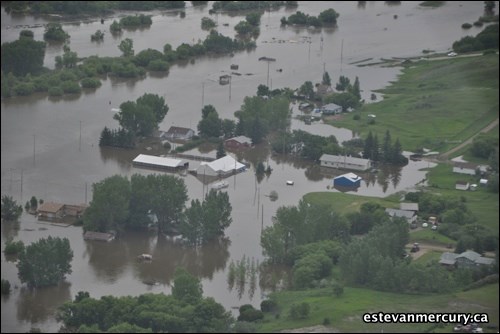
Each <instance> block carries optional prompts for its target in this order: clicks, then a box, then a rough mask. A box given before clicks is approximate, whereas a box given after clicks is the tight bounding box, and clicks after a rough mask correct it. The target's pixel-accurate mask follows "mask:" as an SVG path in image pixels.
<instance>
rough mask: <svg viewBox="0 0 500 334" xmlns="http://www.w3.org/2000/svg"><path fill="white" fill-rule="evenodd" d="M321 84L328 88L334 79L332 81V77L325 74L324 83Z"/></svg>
mask: <svg viewBox="0 0 500 334" xmlns="http://www.w3.org/2000/svg"><path fill="white" fill-rule="evenodd" d="M321 83H322V84H323V85H327V86H331V85H332V79H330V75H329V74H328V72H325V73H323V81H322V82H321Z"/></svg>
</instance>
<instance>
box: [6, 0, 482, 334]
mask: <svg viewBox="0 0 500 334" xmlns="http://www.w3.org/2000/svg"><path fill="white" fill-rule="evenodd" d="M331 6H333V7H334V8H335V10H336V11H337V12H339V13H340V17H339V20H338V28H335V29H331V28H330V29H323V30H320V29H317V30H311V29H298V28H293V27H290V28H281V27H280V25H279V20H280V18H281V17H282V16H285V15H290V14H291V13H292V11H288V10H285V9H282V10H280V11H277V12H272V13H266V14H264V16H263V17H262V23H261V34H260V36H259V38H258V40H257V48H256V49H255V50H253V51H251V52H240V53H236V54H235V55H234V56H232V57H231V56H224V57H203V58H200V59H196V61H195V62H194V63H190V64H184V65H175V66H172V68H171V69H170V71H169V73H168V75H165V76H148V77H147V78H144V79H141V80H137V81H122V80H114V79H106V80H104V81H103V85H102V87H101V88H99V89H98V90H96V91H95V92H84V93H82V94H81V95H79V96H76V97H64V98H60V99H49V98H47V97H45V96H31V97H27V98H11V99H3V100H2V102H1V103H2V106H1V130H2V133H1V138H2V139H1V178H2V182H1V192H2V195H4V194H8V195H11V196H13V197H14V199H16V200H17V201H18V202H19V203H21V204H24V203H25V202H26V201H27V200H28V199H29V198H31V196H33V195H34V196H36V197H38V198H43V199H44V200H45V201H57V202H64V203H83V202H85V201H87V202H88V201H90V200H91V184H92V183H94V182H97V181H100V180H102V179H104V178H106V177H109V176H112V175H114V174H122V175H128V176H130V175H132V174H133V173H141V174H147V173H151V171H148V170H142V169H137V168H134V167H132V166H131V160H132V159H133V158H134V157H135V156H136V155H137V154H138V153H147V152H139V151H138V150H130V151H127V150H114V149H100V148H99V147H98V145H97V142H98V138H99V135H100V132H101V130H102V128H103V127H104V126H108V127H111V128H115V127H117V123H116V121H114V120H113V118H112V117H113V112H111V111H110V109H111V108H112V107H117V106H118V105H119V104H121V103H122V102H124V101H127V100H135V99H136V98H138V97H139V96H141V95H143V94H144V93H146V92H147V93H154V94H159V95H161V96H164V97H165V99H166V101H167V103H168V105H169V107H170V111H169V113H168V115H167V116H166V117H165V120H164V121H163V122H162V124H161V125H160V128H162V129H165V130H166V129H168V128H169V127H170V126H171V125H176V126H185V127H191V128H196V125H197V123H198V121H199V120H200V118H201V112H200V110H201V107H202V105H203V104H213V105H214V106H215V107H216V109H217V111H218V112H219V114H220V116H221V117H223V118H234V116H233V113H234V111H236V110H238V109H239V107H240V106H241V104H242V102H243V98H244V97H245V96H248V95H253V94H255V92H256V90H257V86H258V85H259V84H266V83H267V82H269V84H270V86H272V88H283V87H292V88H296V87H299V86H300V85H301V84H302V83H303V82H304V81H306V80H311V81H313V82H319V81H321V78H322V73H323V70H324V69H325V70H326V71H328V72H329V74H330V77H331V78H332V81H333V82H336V81H337V79H338V77H339V75H340V74H342V75H345V76H348V77H350V78H351V80H354V77H355V76H358V77H359V79H360V83H361V89H362V90H363V92H362V95H363V97H364V98H365V99H367V100H368V99H369V96H370V94H371V91H372V90H374V89H380V88H382V87H384V86H386V85H387V84H388V83H389V82H390V81H394V80H395V79H396V77H397V75H398V73H399V69H397V68H382V67H356V66H354V65H350V63H353V62H357V61H361V60H365V59H368V58H372V59H373V60H372V61H374V62H375V61H377V60H379V59H380V58H390V57H405V56H418V55H421V54H422V53H421V52H422V50H424V49H431V50H435V51H439V52H445V51H447V50H449V49H450V47H451V44H452V43H453V41H455V40H457V39H459V38H461V37H462V36H464V35H466V34H477V33H478V32H479V31H480V30H479V29H477V28H472V29H471V30H470V31H467V32H464V31H463V30H462V29H461V28H460V26H461V24H462V23H464V22H474V21H476V20H477V18H478V17H479V16H480V15H482V11H483V4H482V3H481V2H447V3H446V5H445V6H443V7H441V8H438V9H427V8H426V9H424V8H419V7H418V3H415V2H402V3H401V4H400V5H397V6H388V5H386V4H385V3H384V2H381V1H380V2H367V3H366V6H365V7H364V8H361V7H358V3H357V2H335V3H332V2H299V7H298V8H297V9H298V10H301V11H303V12H305V13H308V14H311V15H317V14H319V12H321V11H322V10H324V9H327V8H329V7H331ZM210 7H211V5H210V4H209V5H208V6H206V7H203V8H188V9H186V17H185V18H183V19H182V18H180V16H179V15H178V14H177V13H175V12H170V13H157V14H156V15H155V16H154V17H153V25H152V26H151V28H150V29H144V30H137V31H126V32H124V33H123V35H122V36H121V37H119V38H113V37H112V36H111V35H110V34H109V33H107V34H106V37H105V41H104V43H101V44H96V43H91V42H90V35H91V34H93V33H94V32H95V31H96V30H97V29H101V30H106V31H107V30H108V28H109V24H110V23H111V22H112V20H111V19H110V18H106V21H105V24H104V25H101V23H100V22H98V21H95V22H86V23H80V24H77V23H70V24H65V25H64V29H65V30H66V31H67V32H68V33H69V34H70V35H71V44H70V46H71V48H72V50H73V51H76V52H77V53H78V55H79V56H89V55H93V54H99V55H101V56H118V55H119V50H118V48H117V45H118V44H119V42H120V40H121V39H122V38H131V39H133V40H134V49H135V50H136V52H139V51H140V50H143V49H145V48H148V47H149V48H156V49H159V50H162V48H163V45H164V44H165V43H170V44H171V45H172V46H173V47H174V48H175V47H177V46H178V45H179V44H181V43H183V42H193V41H197V40H198V39H199V38H200V39H203V38H204V37H205V36H206V34H207V32H205V31H202V30H201V29H200V27H199V26H200V21H201V18H202V17H203V16H208V8H210ZM394 15H397V18H394ZM241 19H242V18H241V17H230V16H227V15H218V17H217V21H218V23H219V28H220V29H219V31H220V32H222V33H223V34H225V35H231V36H234V30H233V28H234V25H235V24H236V23H237V22H239V21H240V20H241ZM45 22H46V21H45V19H43V18H32V17H25V16H20V17H11V16H8V15H7V14H6V13H5V12H4V11H3V9H2V23H1V24H2V30H1V40H2V43H4V42H8V41H12V40H15V39H17V37H18V35H19V32H20V30H21V29H22V28H20V27H16V26H18V25H34V24H41V23H45ZM223 23H228V24H229V26H227V27H226V26H223V25H222V24H223ZM33 30H34V32H35V38H36V39H41V38H42V33H43V28H34V29H33ZM309 41H310V42H311V43H308V42H309ZM341 49H342V52H341ZM61 53H62V47H61V46H50V47H48V49H47V52H46V58H45V65H46V66H48V67H53V64H54V56H56V55H60V54H61ZM262 56H268V57H273V58H276V60H277V61H276V62H274V63H271V64H270V65H269V76H268V67H267V66H268V65H267V63H265V62H259V61H258V58H259V57H262ZM230 64H238V65H239V66H240V68H239V70H238V72H240V73H241V74H242V75H241V76H233V80H232V84H231V85H230V86H229V85H226V86H220V85H219V84H218V83H217V82H216V81H217V78H218V77H219V76H220V75H221V74H222V73H228V72H230V70H229V66H230ZM278 69H282V71H280V72H278V71H277V70H278ZM80 128H81V132H80ZM292 128H293V129H299V128H300V129H304V130H306V131H310V132H312V133H318V134H321V135H332V134H333V135H336V136H337V137H338V139H339V141H343V140H348V139H351V138H353V137H354V136H355V134H353V133H352V132H351V131H350V130H345V129H336V128H334V127H329V126H328V125H324V124H314V123H313V124H311V125H304V124H302V123H300V122H298V121H295V120H294V121H293V122H292ZM80 133H81V135H80ZM80 138H81V140H80ZM191 153H201V154H208V155H210V154H214V152H213V151H212V152H209V149H207V148H200V149H194V150H192V151H191ZM238 158H239V159H242V160H245V161H247V162H249V163H250V164H251V165H252V166H254V165H255V164H256V163H257V162H259V161H264V163H265V164H269V165H270V166H271V168H273V172H272V174H271V175H270V176H269V177H264V178H263V179H262V180H257V179H256V178H255V175H254V173H253V167H252V168H250V169H249V170H248V171H246V172H244V173H241V174H238V175H236V176H232V177H230V178H228V179H227V181H228V182H229V187H228V188H227V189H226V190H224V191H227V192H228V194H229V196H230V199H231V204H232V207H233V213H232V218H233V223H232V225H231V226H230V227H229V228H228V229H227V231H226V236H227V240H225V241H224V242H220V243H217V244H209V245H206V246H205V247H203V248H201V249H197V250H193V249H190V248H186V247H183V246H182V245H180V244H179V243H177V242H175V241H174V240H166V239H163V238H160V239H158V238H157V237H156V236H155V235H154V234H147V233H138V234H137V233H136V234H127V235H125V236H123V237H121V238H120V239H118V240H115V241H112V242H110V243H107V244H102V243H94V242H84V241H83V238H82V231H81V228H79V227H60V226H52V225H47V224H41V223H38V222H37V221H36V220H35V218H34V217H32V216H30V215H27V214H23V216H22V217H21V222H20V224H19V226H18V227H19V229H18V230H16V229H15V226H12V225H9V224H3V223H2V229H1V233H2V238H1V242H2V243H1V244H2V249H3V248H4V247H5V241H6V240H7V238H9V237H14V239H15V240H23V241H24V243H25V244H29V243H31V242H33V241H36V240H38V239H39V238H42V237H47V236H48V235H52V236H60V237H67V238H69V240H70V243H71V247H72V249H73V252H74V259H73V262H72V267H73V272H72V274H70V275H68V277H67V279H66V282H64V283H62V284H60V285H58V286H57V287H51V288H46V289H38V290H35V291H30V290H29V289H27V288H25V287H24V286H22V285H21V283H20V281H19V280H18V278H17V269H16V267H15V262H12V261H13V259H10V258H6V257H5V256H2V278H4V279H8V280H9V281H10V282H11V284H12V285H13V286H15V288H14V289H13V292H12V293H11V295H10V296H8V297H4V296H2V321H1V330H2V332H4V331H5V332H25V331H27V330H29V329H30V328H31V327H39V328H41V329H42V330H43V331H52V332H53V331H56V330H57V329H58V327H59V324H58V323H57V322H56V321H55V319H54V310H55V309H56V308H57V307H58V306H59V305H61V304H62V303H63V302H64V301H67V300H70V299H72V298H73V297H74V296H75V295H76V293H77V292H78V291H82V290H84V291H89V292H90V294H91V296H93V297H97V298H98V297H100V296H103V295H108V294H113V295H140V294H142V293H146V292H155V293H159V292H164V293H169V292H170V285H171V280H172V275H173V272H174V271H175V268H176V267H178V266H184V267H186V268H187V269H188V270H189V271H190V272H192V273H194V274H196V275H198V277H200V278H201V279H202V282H203V288H204V294H205V295H206V296H212V297H214V298H215V299H216V300H217V301H218V302H220V303H222V304H223V305H224V306H225V307H226V309H230V308H231V307H233V306H239V305H241V304H245V303H252V304H253V305H254V306H258V305H259V304H260V301H261V300H262V299H263V298H264V297H265V295H266V293H267V292H268V291H265V290H264V289H261V288H260V287H259V286H258V285H257V286H256V287H255V290H254V289H253V288H252V289H249V286H246V287H244V290H243V289H242V287H240V288H239V289H235V288H233V289H230V287H229V286H228V283H227V268H228V267H229V264H230V262H231V261H238V260H241V259H242V257H243V256H245V257H247V258H250V259H251V260H252V259H253V260H255V261H260V262H261V261H262V260H263V256H262V252H261V248H260V245H259V239H260V233H261V230H262V228H263V227H265V226H269V225H270V224H271V223H272V222H271V217H272V216H273V214H274V213H275V212H276V209H277V208H278V207H279V206H281V205H296V204H297V203H298V201H299V200H300V199H301V198H302V196H303V195H304V194H306V193H308V192H311V191H337V190H333V189H329V190H328V189H327V186H331V178H332V177H333V176H334V174H330V173H331V171H328V170H322V169H321V168H320V167H319V166H318V165H314V164H311V163H307V162H304V161H301V160H298V159H295V158H291V157H288V156H280V155H276V156H273V155H271V154H270V152H269V150H268V149H267V148H266V147H265V146H262V147H259V148H257V149H255V150H252V151H248V152H243V153H238ZM196 166H197V162H192V163H191V165H190V167H191V168H195V167H196ZM427 167H432V165H430V164H428V163H427V162H410V164H409V165H408V166H406V167H404V168H402V169H396V170H389V169H388V170H386V169H383V168H382V169H380V171H379V173H378V174H367V175H364V174H363V175H362V176H363V177H364V181H363V182H362V185H361V187H360V188H359V189H358V190H357V191H356V192H353V193H354V194H359V195H366V196H377V197H380V196H387V195H389V194H393V193H395V192H398V191H400V190H405V189H409V188H412V187H414V186H415V184H416V183H418V182H420V181H422V180H423V179H424V178H425V172H423V171H420V169H422V168H427ZM336 173H337V172H336ZM338 174H339V173H338ZM184 180H185V181H186V185H187V188H188V195H189V198H190V199H195V198H198V199H200V198H202V196H203V194H204V193H205V192H206V190H207V187H206V186H205V185H204V184H203V182H201V181H202V180H200V179H198V178H196V177H194V176H192V175H188V176H186V177H184ZM286 180H293V181H294V182H295V185H294V186H286V184H285V182H286ZM258 181H260V182H258ZM272 190H274V191H276V192H277V193H278V200H277V201H275V202H272V201H271V200H270V199H269V197H267V196H266V195H268V194H269V193H270V192H271V191H272ZM142 253H150V254H153V257H154V259H153V261H152V263H139V262H137V261H136V257H137V255H138V254H142ZM242 290H243V291H242ZM249 290H250V291H249Z"/></svg>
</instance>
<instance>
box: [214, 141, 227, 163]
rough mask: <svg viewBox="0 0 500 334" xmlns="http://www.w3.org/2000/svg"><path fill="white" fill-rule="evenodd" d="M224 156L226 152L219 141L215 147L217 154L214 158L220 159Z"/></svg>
mask: <svg viewBox="0 0 500 334" xmlns="http://www.w3.org/2000/svg"><path fill="white" fill-rule="evenodd" d="M225 156H226V151H225V150H224V143H223V142H222V141H221V142H220V143H219V145H218V146H217V154H216V155H215V157H216V158H217V159H220V158H222V157H225Z"/></svg>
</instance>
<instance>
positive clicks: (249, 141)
mask: <svg viewBox="0 0 500 334" xmlns="http://www.w3.org/2000/svg"><path fill="white" fill-rule="evenodd" d="M228 140H235V141H237V142H238V143H240V144H249V145H252V139H250V138H248V137H245V136H238V137H233V138H229V139H227V140H226V141H228Z"/></svg>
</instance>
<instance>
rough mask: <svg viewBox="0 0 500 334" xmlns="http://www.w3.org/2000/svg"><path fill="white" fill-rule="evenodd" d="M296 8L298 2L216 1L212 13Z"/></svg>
mask: <svg viewBox="0 0 500 334" xmlns="http://www.w3.org/2000/svg"><path fill="white" fill-rule="evenodd" d="M283 6H286V7H296V6H297V1H215V2H214V4H213V6H212V11H224V12H238V11H244V10H255V9H257V10H264V9H279V8H281V7H283Z"/></svg>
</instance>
